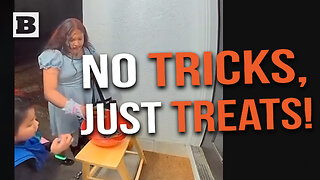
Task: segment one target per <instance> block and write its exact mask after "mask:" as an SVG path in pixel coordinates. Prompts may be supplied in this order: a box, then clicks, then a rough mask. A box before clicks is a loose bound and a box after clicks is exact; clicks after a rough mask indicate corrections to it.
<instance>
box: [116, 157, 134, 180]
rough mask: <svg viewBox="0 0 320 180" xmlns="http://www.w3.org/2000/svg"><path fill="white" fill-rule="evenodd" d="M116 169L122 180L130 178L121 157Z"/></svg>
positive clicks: (130, 179) (129, 179)
mask: <svg viewBox="0 0 320 180" xmlns="http://www.w3.org/2000/svg"><path fill="white" fill-rule="evenodd" d="M117 170H118V172H119V174H120V176H121V178H122V180H132V178H131V177H130V174H129V172H128V169H127V167H126V164H125V163H124V160H123V158H122V159H121V161H120V163H119V165H118V167H117Z"/></svg>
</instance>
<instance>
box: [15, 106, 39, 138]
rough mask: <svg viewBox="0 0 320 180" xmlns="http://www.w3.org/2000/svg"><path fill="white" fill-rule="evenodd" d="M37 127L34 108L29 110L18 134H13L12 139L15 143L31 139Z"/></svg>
mask: <svg viewBox="0 0 320 180" xmlns="http://www.w3.org/2000/svg"><path fill="white" fill-rule="evenodd" d="M38 127H39V122H38V121H37V119H36V113H35V109H34V108H30V109H29V110H28V111H27V113H26V117H25V119H24V120H23V122H22V123H21V125H20V127H19V129H18V132H17V133H16V134H15V136H14V139H15V142H20V141H25V140H27V139H30V138H31V137H33V136H34V135H35V134H36V132H37V130H38Z"/></svg>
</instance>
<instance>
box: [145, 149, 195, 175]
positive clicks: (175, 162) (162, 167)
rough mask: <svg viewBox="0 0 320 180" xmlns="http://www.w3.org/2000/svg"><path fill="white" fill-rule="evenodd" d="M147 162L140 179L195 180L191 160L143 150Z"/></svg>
mask: <svg viewBox="0 0 320 180" xmlns="http://www.w3.org/2000/svg"><path fill="white" fill-rule="evenodd" d="M143 152H144V155H145V157H146V160H147V164H144V165H143V168H142V171H141V174H140V179H139V180H150V179H152V180H168V179H174V180H194V176H193V172H192V168H191V164H190V160H189V159H188V158H185V157H179V156H172V155H167V154H161V153H156V152H151V151H143Z"/></svg>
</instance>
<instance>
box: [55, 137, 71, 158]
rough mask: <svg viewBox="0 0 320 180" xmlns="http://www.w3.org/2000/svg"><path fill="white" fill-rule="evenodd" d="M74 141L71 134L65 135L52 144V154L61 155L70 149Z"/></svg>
mask: <svg viewBox="0 0 320 180" xmlns="http://www.w3.org/2000/svg"><path fill="white" fill-rule="evenodd" d="M72 141H73V137H72V136H71V134H63V135H61V136H60V138H55V139H54V140H53V141H52V144H51V152H52V153H53V154H60V153H61V152H63V151H65V150H66V149H68V148H69V146H70V145H71V143H72Z"/></svg>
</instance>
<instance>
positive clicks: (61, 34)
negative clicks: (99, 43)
mask: <svg viewBox="0 0 320 180" xmlns="http://www.w3.org/2000/svg"><path fill="white" fill-rule="evenodd" d="M76 29H78V30H80V31H81V32H82V33H83V36H84V44H83V46H84V47H86V48H88V46H89V40H88V34H87V30H86V28H85V27H84V25H83V24H82V22H81V21H80V20H79V19H76V18H68V19H66V20H64V21H63V22H62V23H61V24H60V25H59V26H58V27H57V29H56V30H55V31H54V32H53V34H52V35H51V37H50V39H49V41H48V43H47V45H46V46H45V48H44V50H46V49H57V50H59V51H61V53H62V54H68V52H69V51H70V47H69V45H68V43H69V40H70V39H71V35H72V32H73V31H74V30H76Z"/></svg>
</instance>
